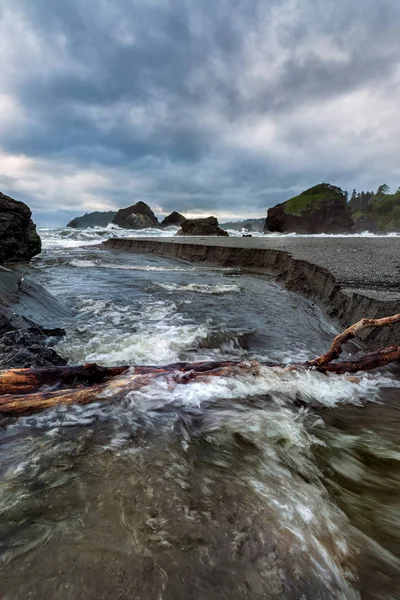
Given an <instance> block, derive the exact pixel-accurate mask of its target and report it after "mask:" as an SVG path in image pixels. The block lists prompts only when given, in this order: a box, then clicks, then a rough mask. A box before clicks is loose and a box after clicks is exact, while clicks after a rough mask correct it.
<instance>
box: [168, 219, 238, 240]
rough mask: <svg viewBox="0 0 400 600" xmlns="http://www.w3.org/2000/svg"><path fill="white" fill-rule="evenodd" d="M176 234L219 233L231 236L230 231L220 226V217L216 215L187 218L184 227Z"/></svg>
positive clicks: (219, 234)
mask: <svg viewBox="0 0 400 600" xmlns="http://www.w3.org/2000/svg"><path fill="white" fill-rule="evenodd" d="M176 235H218V236H225V237H229V234H228V232H227V231H224V229H221V228H220V227H219V226H218V219H216V218H215V217H207V218H206V219H186V221H184V222H183V223H182V229H180V231H178V233H177V234H176Z"/></svg>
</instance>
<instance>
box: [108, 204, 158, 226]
mask: <svg viewBox="0 0 400 600" xmlns="http://www.w3.org/2000/svg"><path fill="white" fill-rule="evenodd" d="M112 222H113V223H114V225H118V227H123V228H124V229H147V228H149V227H159V226H160V223H159V222H158V219H157V217H156V216H155V214H154V213H153V211H152V210H151V208H150V206H148V204H146V203H145V202H136V204H134V205H133V206H128V207H127V208H121V209H120V210H119V211H118V212H117V214H116V215H115V217H114V219H113V221H112Z"/></svg>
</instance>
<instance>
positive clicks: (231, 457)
mask: <svg viewBox="0 0 400 600" xmlns="http://www.w3.org/2000/svg"><path fill="white" fill-rule="evenodd" d="M74 233H75V232H74ZM89 233H90V232H89ZM86 235H88V233H87V232H86ZM93 235H94V234H93ZM45 236H46V234H44V237H45ZM78 237H79V235H78ZM64 238H65V236H63V235H61V234H59V233H57V232H56V233H55V232H54V231H51V232H49V234H48V236H47V240H46V244H45V245H46V246H47V248H46V249H45V251H44V252H43V254H42V255H41V256H40V257H38V258H36V259H35V260H34V261H33V263H32V265H31V266H30V267H29V273H30V275H31V276H33V277H34V278H35V280H36V281H38V282H39V283H43V284H44V285H46V287H47V288H48V289H49V290H50V291H52V292H53V293H54V294H55V295H57V296H58V297H60V298H61V299H62V300H63V301H64V302H66V303H67V304H68V305H69V306H71V307H72V308H73V309H74V310H75V311H76V316H75V318H74V319H73V321H72V322H70V323H66V324H65V325H66V326H67V331H68V334H67V336H66V338H65V339H64V340H63V341H62V342H61V343H60V344H59V347H58V351H59V352H61V353H62V354H64V355H65V356H66V357H67V358H68V359H69V360H70V362H84V361H89V362H90V361H91V362H93V361H96V362H98V363H100V364H105V365H113V364H127V365H135V364H155V365H156V364H165V363H169V362H175V361H178V360H179V361H180V360H190V361H191V360H202V359H216V360H219V359H225V360H229V359H235V360H246V361H250V360H257V359H259V360H263V361H269V360H272V361H276V362H289V361H293V360H299V359H306V358H308V357H311V356H313V355H315V354H318V353H320V352H322V351H323V350H324V349H325V348H326V347H327V345H328V344H329V342H330V340H331V339H332V336H333V335H334V334H335V332H336V329H335V324H333V323H332V322H330V321H328V320H327V319H326V318H325V316H324V315H323V313H322V312H321V311H320V309H319V308H318V307H317V306H315V305H314V304H313V303H312V302H310V301H308V300H307V299H304V298H301V297H299V296H297V295H295V294H292V293H291V292H288V291H286V290H284V289H282V288H281V287H279V286H278V285H276V284H275V283H274V282H273V281H271V280H267V279H261V278H257V277H249V276H247V275H245V274H243V273H240V272H239V271H236V270H233V269H222V268H214V267H210V266H198V265H194V264H186V263H182V262H176V261H169V260H165V259H159V258H154V257H147V256H143V255H135V254H128V253H122V254H119V253H116V252H110V251H100V250H98V249H97V248H94V247H91V246H89V245H88V246H86V247H84V248H81V247H75V246H74V245H71V244H70V242H71V240H70V239H69V238H67V243H65V242H64V245H63V239H64ZM75 241H76V240H75ZM89 241H90V240H89ZM80 243H82V240H80ZM60 325H64V324H62V323H60ZM350 350H351V351H352V352H354V351H356V349H355V348H352V349H350ZM398 385H399V381H398V377H397V375H396V373H395V372H394V371H392V370H389V369H386V370H383V371H381V372H380V373H378V374H375V375H368V376H363V377H361V379H360V381H359V382H358V383H355V382H353V381H349V380H347V379H346V378H344V377H331V378H327V377H325V376H322V375H319V374H316V373H304V374H298V373H286V374H283V373H282V372H279V371H276V370H271V369H268V368H267V367H265V368H262V369H260V370H257V371H256V372H254V373H251V372H250V373H246V372H243V373H239V374H237V375H236V376H234V377H229V378H228V377H226V378H224V377H215V378H213V379H212V380H209V381H206V382H204V381H203V382H200V381H196V382H192V383H189V384H187V385H177V386H175V387H174V388H173V389H172V388H171V386H170V383H169V382H168V381H167V380H164V379H163V378H158V379H157V380H155V381H154V382H152V383H151V384H149V385H147V386H146V387H144V388H141V389H140V390H139V391H132V390H131V391H129V390H127V391H126V393H123V394H122V397H121V394H120V396H119V400H118V402H117V401H114V402H113V401H112V400H113V396H112V392H111V391H110V394H109V395H107V392H106V393H105V394H103V395H102V396H101V397H100V396H99V401H98V403H96V404H94V405H93V404H92V405H88V406H86V407H78V406H72V407H58V408H56V409H53V410H50V411H47V412H44V413H41V414H39V415H37V416H32V417H27V418H20V419H18V420H4V421H2V423H1V429H0V442H1V445H2V453H1V456H2V458H1V459H0V473H1V479H0V575H1V577H0V596H1V597H3V598H6V599H7V600H8V599H10V600H14V599H20V598H21V599H22V598H26V597H30V598H37V599H43V598H57V599H58V598H60V599H62V600H64V599H66V600H67V599H68V600H69V599H71V600H72V599H76V598H82V599H92V598H93V599H94V598H96V599H97V598H104V599H110V598H113V599H114V598H121V599H132V598H137V599H140V600H142V599H143V600H147V599H149V600H153V599H154V600H156V599H157V600H158V599H161V598H162V599H167V600H175V599H179V598H182V599H187V598H191V599H192V598H194V599H199V600H200V599H201V600H203V599H204V600H206V599H209V598H211V599H213V598H215V599H217V598H218V599H224V598H226V599H229V600H231V599H233V600H235V599H265V598H277V599H286V598H287V599H293V600H294V599H296V600H298V599H300V598H304V599H310V600H314V599H318V598H320V599H330V598H338V599H339V598H341V599H342V598H343V599H347V598H349V599H352V598H366V599H370V598H371V599H372V598H382V599H391V598H393V599H395V598H399V597H400V589H399V584H398V581H400V578H399V567H400V563H399V558H400V539H399V535H400V534H399V521H400V514H399V511H400V500H399V491H400V481H399V477H400V469H399V466H400V462H399V459H400V453H399V451H398V448H399V441H400V436H399V432H400V413H399V412H398V408H397V406H398V400H400V388H398V387H396V386H398ZM389 388H393V389H392V390H391V391H388V390H389Z"/></svg>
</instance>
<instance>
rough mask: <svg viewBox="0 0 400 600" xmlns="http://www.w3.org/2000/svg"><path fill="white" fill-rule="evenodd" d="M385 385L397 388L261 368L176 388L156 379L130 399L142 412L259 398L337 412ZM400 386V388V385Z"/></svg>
mask: <svg viewBox="0 0 400 600" xmlns="http://www.w3.org/2000/svg"><path fill="white" fill-rule="evenodd" d="M385 385H393V381H392V380H389V379H388V378H386V377H384V376H382V375H381V376H379V375H378V376H377V375H376V374H375V375H374V376H373V375H370V374H362V375H361V376H360V377H358V378H357V380H355V379H349V378H348V377H346V376H339V375H330V376H329V377H327V376H326V375H323V374H321V373H317V372H315V371H314V372H312V371H285V370H284V369H281V368H278V367H275V368H271V367H264V366H261V367H259V368H258V369H257V370H256V372H255V374H254V372H253V373H248V372H243V373H240V372H239V373H232V376H229V377H226V376H209V377H204V378H203V377H202V378H200V379H197V380H194V381H191V382H189V383H186V384H176V385H173V386H171V380H170V377H168V376H166V377H156V378H155V379H154V380H153V381H152V382H151V383H150V384H149V385H148V386H146V387H143V388H141V389H140V390H139V391H133V392H129V393H128V397H129V398H130V399H131V401H132V402H133V403H134V404H135V405H136V406H137V407H138V408H144V409H145V410H147V409H148V408H151V406H152V402H157V404H159V403H160V402H161V401H162V402H163V403H164V404H169V403H176V404H181V405H184V406H196V407H198V406H200V405H201V404H202V403H203V402H215V401H217V400H222V399H230V400H237V401H239V400H240V401H242V400H243V399H250V398H254V397H258V396H268V398H269V402H272V403H275V404H277V405H278V406H279V405H281V404H286V403H288V402H289V403H292V402H298V401H301V402H302V403H304V405H307V404H309V405H315V404H319V405H321V406H325V407H328V408H333V407H334V406H337V405H338V404H346V403H349V404H355V405H359V404H360V403H361V402H362V401H364V400H365V399H368V400H371V401H372V400H374V399H376V398H377V396H378V393H379V390H380V389H381V388H382V386H385ZM398 385H399V387H400V382H399V384H398ZM149 403H150V404H149Z"/></svg>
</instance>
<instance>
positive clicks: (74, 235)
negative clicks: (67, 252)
mask: <svg viewBox="0 0 400 600" xmlns="http://www.w3.org/2000/svg"><path fill="white" fill-rule="evenodd" d="M38 232H39V235H40V237H41V238H42V245H43V248H44V249H50V248H76V247H78V246H91V245H95V244H99V243H101V242H102V241H105V240H108V239H110V238H115V237H118V238H121V237H168V236H170V235H173V232H172V231H171V230H168V231H167V230H161V229H152V228H149V229H141V230H135V229H122V228H121V227H118V226H117V225H112V224H109V225H108V226H107V227H87V228H86V229H73V228H71V227H66V228H58V229H50V228H44V227H43V228H39V229H38Z"/></svg>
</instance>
